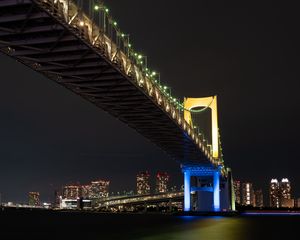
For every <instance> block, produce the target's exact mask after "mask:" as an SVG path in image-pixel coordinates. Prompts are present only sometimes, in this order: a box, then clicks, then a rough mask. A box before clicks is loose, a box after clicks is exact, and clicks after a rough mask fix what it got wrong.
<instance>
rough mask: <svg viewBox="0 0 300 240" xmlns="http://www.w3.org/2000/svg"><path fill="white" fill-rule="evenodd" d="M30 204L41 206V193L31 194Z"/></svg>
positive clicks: (29, 196)
mask: <svg viewBox="0 0 300 240" xmlns="http://www.w3.org/2000/svg"><path fill="white" fill-rule="evenodd" d="M28 204H29V206H40V193H39V192H29V194H28Z"/></svg>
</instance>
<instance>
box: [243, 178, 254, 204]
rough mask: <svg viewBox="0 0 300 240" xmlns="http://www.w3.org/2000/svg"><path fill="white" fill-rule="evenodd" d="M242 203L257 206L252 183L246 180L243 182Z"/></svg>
mask: <svg viewBox="0 0 300 240" xmlns="http://www.w3.org/2000/svg"><path fill="white" fill-rule="evenodd" d="M242 205H244V206H255V197H254V191H253V187H252V183H249V182H246V183H243V184H242Z"/></svg>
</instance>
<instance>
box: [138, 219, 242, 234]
mask: <svg viewBox="0 0 300 240" xmlns="http://www.w3.org/2000/svg"><path fill="white" fill-rule="evenodd" d="M180 218H182V219H183V220H184V221H185V222H186V223H187V224H186V225H183V226H178V228H176V229H174V228H171V229H170V231H168V232H167V231H165V232H164V233H159V234H153V235H151V236H147V237H144V238H140V240H150V239H151V240H167V239H168V240H169V239H174V240H177V239H178V240H194V239H198V240H202V239H203V240H209V239H214V240H218V239H220V240H238V239H246V238H243V236H244V237H245V231H244V230H245V229H246V223H245V221H243V219H241V218H228V217H209V218H207V217H190V216H189V217H180Z"/></svg>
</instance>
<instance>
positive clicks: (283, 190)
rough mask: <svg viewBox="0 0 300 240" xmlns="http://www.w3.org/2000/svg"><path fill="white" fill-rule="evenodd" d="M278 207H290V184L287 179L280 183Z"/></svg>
mask: <svg viewBox="0 0 300 240" xmlns="http://www.w3.org/2000/svg"><path fill="white" fill-rule="evenodd" d="M279 196H280V200H279V202H280V207H291V201H289V200H291V183H290V181H289V180H288V179H287V178H283V179H282V180H281V182H280V195H279Z"/></svg>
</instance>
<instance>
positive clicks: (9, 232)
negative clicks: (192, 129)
mask: <svg viewBox="0 0 300 240" xmlns="http://www.w3.org/2000/svg"><path fill="white" fill-rule="evenodd" d="M0 224H1V225H0V232H1V233H0V239H1V240H2V239H30V240H32V239H53V240H56V239H78V238H81V239H96V240H97V239H99V240H100V239H120V240H124V239H133V240H138V239H140V240H167V239H176V240H177V239H178V240H194V239H200V240H202V239H203V240H210V239H220V240H240V239H243V240H248V239H249V240H253V239H265V240H266V239H300V237H299V230H300V216H274V215H272V216H253V215H252V216H238V217H182V216H180V217H179V216H171V215H157V214H149V215H140V214H135V215H129V214H121V215H114V214H98V213H67V212H46V211H45V212H43V211H42V212H36V211H32V212H30V211H25V212H24V211H2V212H1V211H0ZM297 235H298V236H297Z"/></svg>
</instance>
